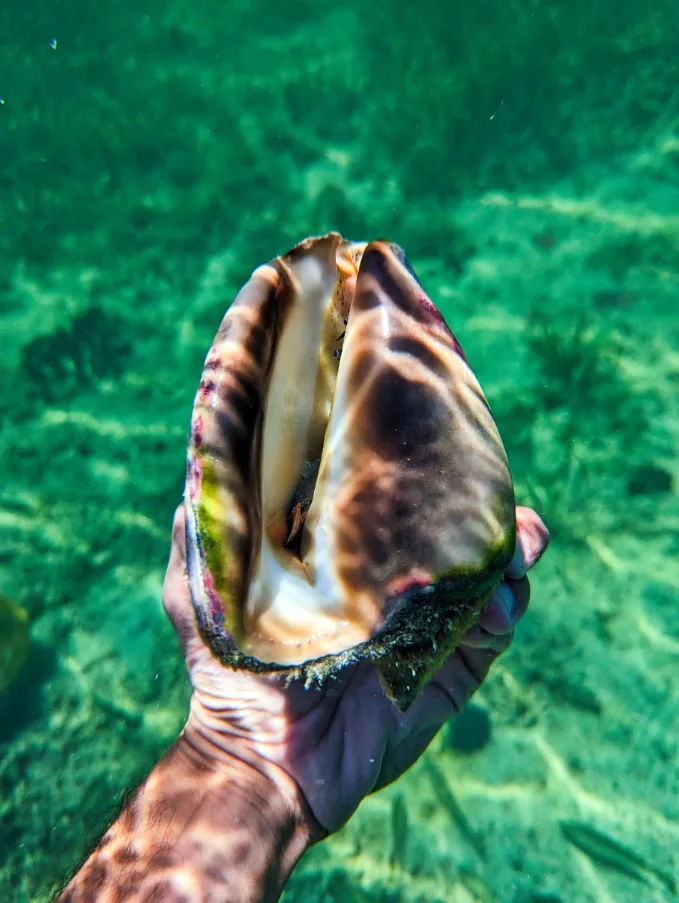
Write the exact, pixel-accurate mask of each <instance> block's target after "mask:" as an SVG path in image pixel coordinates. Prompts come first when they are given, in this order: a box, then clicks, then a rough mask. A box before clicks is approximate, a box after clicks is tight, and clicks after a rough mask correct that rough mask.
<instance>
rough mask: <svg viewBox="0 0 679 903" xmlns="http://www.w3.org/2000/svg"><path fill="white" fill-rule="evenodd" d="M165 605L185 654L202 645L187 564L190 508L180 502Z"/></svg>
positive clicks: (168, 570) (164, 587)
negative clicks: (187, 510)
mask: <svg viewBox="0 0 679 903" xmlns="http://www.w3.org/2000/svg"><path fill="white" fill-rule="evenodd" d="M163 607H164V608H165V612H166V613H167V615H168V617H169V618H170V620H171V621H172V625H173V627H174V629H175V632H176V633H177V636H178V637H179V642H180V644H181V647H182V651H183V653H184V657H185V658H186V657H188V655H189V654H190V653H191V652H192V651H193V650H194V649H195V648H196V644H200V645H202V640H201V638H200V634H199V632H198V623H197V621H196V614H195V611H194V609H193V603H192V601H191V591H190V589H189V576H188V571H187V567H186V512H185V509H184V505H183V504H182V505H179V506H178V508H177V510H176V511H175V514H174V521H173V524H172V545H171V547H170V560H169V562H168V565H167V571H166V573H165V582H164V584H163Z"/></svg>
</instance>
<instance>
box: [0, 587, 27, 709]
mask: <svg viewBox="0 0 679 903" xmlns="http://www.w3.org/2000/svg"><path fill="white" fill-rule="evenodd" d="M29 641H30V640H29V634H28V612H26V611H24V609H23V608H19V606H18V605H14V604H13V603H12V602H10V601H9V600H8V599H5V598H3V597H2V596H0V693H4V691H5V690H7V689H8V687H10V686H11V685H12V683H13V682H14V680H15V678H16V676H17V675H18V673H19V671H20V670H21V668H22V667H23V665H24V662H25V661H26V656H27V654H28V644H29Z"/></svg>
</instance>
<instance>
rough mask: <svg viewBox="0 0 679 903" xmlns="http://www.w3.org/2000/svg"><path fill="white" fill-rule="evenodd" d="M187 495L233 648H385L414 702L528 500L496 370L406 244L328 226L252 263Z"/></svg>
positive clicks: (194, 553) (210, 590)
mask: <svg viewBox="0 0 679 903" xmlns="http://www.w3.org/2000/svg"><path fill="white" fill-rule="evenodd" d="M185 504H186V510H187V546H188V552H189V558H188V563H189V578H190V585H191V594H192V599H193V603H194V607H195V611H196V615H197V618H198V622H199V625H200V628H201V632H202V635H203V637H204V639H205V641H206V642H207V643H208V644H209V645H210V647H211V649H212V651H213V652H214V653H215V654H216V655H218V656H219V657H220V658H221V659H222V660H223V661H224V662H225V663H227V664H231V665H234V666H237V667H246V668H251V669H253V670H280V669H286V670H289V671H290V672H291V673H295V674H302V675H305V676H307V677H323V676H324V675H326V674H328V673H330V672H332V671H333V670H336V669H337V668H339V667H342V666H343V665H344V664H345V663H346V662H347V661H349V660H354V659H357V658H361V657H370V658H373V659H376V660H378V661H379V662H380V663H381V665H380V666H381V668H382V674H383V678H384V681H385V685H386V687H387V690H388V691H389V692H390V694H391V695H392V697H393V698H395V699H396V701H397V702H399V704H401V705H402V707H405V706H406V705H407V704H408V702H409V701H410V700H411V699H412V698H413V697H414V695H415V694H416V693H417V690H418V689H419V687H420V686H421V685H422V683H423V682H424V680H426V678H427V676H428V675H429V674H431V673H432V670H433V669H434V668H435V667H436V666H437V664H438V663H439V662H440V660H441V658H442V656H443V655H444V654H445V653H446V651H447V650H448V649H450V648H452V646H454V644H455V642H456V641H457V639H458V637H459V635H460V633H461V631H462V630H464V629H465V628H466V627H467V626H468V625H469V624H470V623H472V622H473V620H474V618H475V616H476V614H477V613H478V609H479V607H480V605H481V604H483V601H484V600H485V599H486V597H487V595H488V593H489V592H490V591H492V588H493V587H494V585H495V584H496V583H497V582H498V580H499V579H500V578H501V575H502V573H503V571H504V569H505V567H506V565H507V563H508V561H509V559H510V558H511V555H512V553H513V550H514V542H515V509H514V492H513V487H512V480H511V476H510V472H509V467H508V464H507V459H506V455H505V451H504V448H503V445H502V441H501V439H500V436H499V433H498V431H497V428H496V426H495V422H494V420H493V417H492V415H491V412H490V410H489V407H488V404H487V402H486V399H485V397H484V395H483V392H482V390H481V387H480V386H479V383H478V381H477V380H476V378H475V376H474V374H473V372H472V370H471V369H470V367H469V364H468V363H467V360H466V358H465V356H464V354H463V352H462V349H461V348H460V346H459V344H458V342H457V340H456V339H455V337H454V336H453V334H452V333H451V331H450V330H449V328H448V326H447V325H446V323H445V322H444V320H443V318H442V316H441V314H440V313H439V311H438V309H437V308H436V306H435V305H434V303H433V302H432V301H431V300H430V299H429V298H428V297H427V295H426V293H425V292H424V290H423V289H422V287H421V285H420V284H419V282H418V280H417V278H416V277H415V275H414V273H413V272H412V270H411V268H410V267H409V265H408V263H407V261H406V259H405V256H404V254H403V252H402V251H401V249H400V248H399V247H397V246H396V245H393V244H390V243H388V242H384V241H376V242H370V243H352V242H348V241H345V240H343V239H342V238H341V236H339V235H338V234H336V233H331V234H329V235H326V236H322V237H320V238H311V239H307V240H306V241H304V242H302V243H301V244H300V245H298V246H297V247H295V248H293V249H292V250H291V251H289V252H288V253H287V254H285V255H283V256H282V257H279V258H276V259H275V260H272V261H271V262H270V263H268V264H265V265H264V266H261V267H259V268H258V269H257V270H255V272H254V273H253V275H252V277H251V278H250V280H249V281H248V283H247V284H246V285H245V286H244V287H243V289H241V291H240V292H239V294H238V296H237V297H236V299H235V301H234V302H233V304H232V305H231V306H230V307H229V309H228V311H227V313H226V315H225V317H224V319H223V321H222V324H221V326H220V328H219V331H218V333H217V335H216V337H215V340H214V342H213V344H212V347H211V348H210V351H209V353H208V356H207V359H206V362H205V367H204V371H203V377H202V379H201V383H200V387H199V389H198V393H197V396H196V400H195V405H194V410H193V418H192V423H191V436H190V443H189V450H188V472H187V483H186V493H185ZM399 675H402V676H401V677H399Z"/></svg>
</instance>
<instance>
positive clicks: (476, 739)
mask: <svg viewBox="0 0 679 903" xmlns="http://www.w3.org/2000/svg"><path fill="white" fill-rule="evenodd" d="M491 737H492V727H491V721H490V714H489V713H488V710H487V709H484V708H481V706H478V705H475V704H474V703H473V702H470V703H467V705H466V706H465V707H464V708H463V709H462V711H461V712H460V714H459V715H456V716H455V718H453V719H452V720H451V721H450V722H449V723H448V726H447V727H446V732H445V744H446V746H447V747H448V748H449V749H452V750H454V751H455V752H456V753H461V754H462V755H471V754H472V753H476V752H479V751H480V750H482V749H483V748H484V747H485V746H487V745H488V744H489V743H490V740H491Z"/></svg>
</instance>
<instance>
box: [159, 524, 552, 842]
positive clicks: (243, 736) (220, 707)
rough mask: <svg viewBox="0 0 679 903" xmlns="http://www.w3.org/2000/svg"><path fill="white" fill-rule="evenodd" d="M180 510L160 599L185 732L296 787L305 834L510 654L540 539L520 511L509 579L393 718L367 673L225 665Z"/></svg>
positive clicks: (417, 744) (388, 774)
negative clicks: (178, 650) (187, 702)
mask: <svg viewBox="0 0 679 903" xmlns="http://www.w3.org/2000/svg"><path fill="white" fill-rule="evenodd" d="M184 517H185V515H184V508H183V506H180V507H179V508H178V509H177V512H176V515H175V521H174V529H173V540H172V550H171V554H170V562H169V566H168V570H167V575H166V578H165V586H164V591H163V601H164V605H165V609H166V611H167V613H168V615H169V616H170V618H171V620H172V622H173V624H174V627H175V629H176V631H177V634H178V637H179V640H180V643H181V646H182V650H183V653H184V656H185V659H186V664H187V668H188V671H189V675H190V678H191V682H192V685H193V690H194V692H193V696H192V700H191V712H190V716H189V721H188V723H187V726H186V728H185V733H187V734H189V735H191V734H193V735H194V736H197V737H199V738H200V742H201V745H202V746H203V748H206V749H209V750H210V757H211V758H212V759H213V761H214V762H215V763H216V764H217V765H218V764H219V760H220V758H223V759H224V760H225V761H229V760H230V761H233V759H234V757H236V758H238V759H240V760H243V761H246V762H247V763H248V764H249V765H251V766H253V767H255V768H259V769H260V770H263V771H266V772H267V773H268V774H269V775H272V774H273V775H274V778H275V775H276V774H277V773H278V774H280V775H281V777H283V775H285V776H287V777H288V778H292V779H293V781H294V782H295V783H296V784H297V786H298V787H299V788H300V790H301V792H302V794H303V796H304V798H305V800H306V803H307V804H308V807H309V809H310V812H311V813H312V815H313V821H314V825H313V828H314V830H313V837H314V838H315V839H320V838H322V837H323V836H325V835H326V834H327V833H329V832H333V831H336V830H337V829H338V828H340V827H341V826H342V825H343V824H344V823H345V822H346V821H347V819H348V818H349V817H350V816H351V815H352V814H353V813H354V812H355V810H356V809H357V808H358V805H359V804H360V802H361V801H362V799H363V798H364V797H365V796H366V795H368V794H369V793H372V792H373V791H375V790H378V789H380V788H381V787H384V786H386V785H387V784H389V783H391V782H392V781H394V780H395V779H396V778H398V777H399V776H400V775H401V774H403V772H404V771H406V770H407V769H408V768H409V767H410V766H411V765H412V764H413V763H414V762H415V761H416V760H417V759H418V758H419V756H420V755H421V754H422V753H423V752H424V750H425V749H426V747H427V746H428V744H429V743H430V742H431V740H432V739H433V737H434V736H435V734H436V733H437V731H438V730H439V728H440V727H441V726H442V725H443V724H444V723H445V721H447V720H448V719H449V718H450V717H451V716H453V715H455V714H456V713H457V712H459V711H460V709H461V708H462V706H464V704H465V703H466V702H467V701H468V700H469V698H470V697H471V696H472V694H473V693H474V692H475V691H476V690H477V689H478V687H479V686H480V685H481V683H482V682H483V680H484V679H485V677H486V675H487V674H488V670H489V668H490V666H491V665H492V663H493V662H494V661H495V659H496V658H497V657H498V656H499V655H500V654H501V653H502V652H503V651H504V650H505V649H506V648H507V647H508V646H509V644H510V642H511V640H512V636H513V631H514V628H515V626H516V624H517V623H518V621H519V620H520V618H521V617H522V615H523V614H524V612H525V610H526V607H527V605H528V600H529V596H530V588H529V584H528V579H527V578H526V573H527V571H528V570H529V569H530V568H531V567H532V566H533V565H534V564H535V563H536V561H537V560H538V559H539V558H540V556H541V555H542V553H543V552H544V550H545V548H546V547H547V543H548V533H547V529H546V527H545V526H544V524H543V523H542V521H541V520H540V518H539V517H538V515H537V514H535V512H534V511H532V510H530V509H528V508H517V531H518V533H517V549H516V554H515V556H514V559H513V560H512V562H511V564H510V566H509V568H508V570H507V573H506V575H505V581H504V582H503V583H502V584H501V587H500V589H499V590H498V591H497V592H496V593H495V595H494V597H493V598H492V599H491V601H490V602H489V603H488V604H487V605H486V607H485V608H484V610H483V611H482V613H481V615H480V617H479V621H478V624H477V625H476V626H475V627H473V628H472V629H471V630H469V631H468V632H467V633H466V634H465V636H464V641H463V642H462V643H461V644H460V645H459V647H458V648H457V649H456V650H455V652H454V653H453V654H452V655H451V656H450V658H449V659H448V660H447V662H446V663H445V665H444V666H443V667H442V668H441V669H440V670H439V672H438V673H437V674H436V676H435V678H434V679H433V680H432V681H431V682H430V683H429V684H428V685H427V686H426V687H425V689H424V691H423V693H422V694H421V696H420V697H419V698H418V699H417V701H416V702H415V703H414V704H413V705H412V706H411V708H410V709H409V710H408V711H407V712H406V713H402V712H400V711H399V710H398V709H397V708H396V707H395V706H394V705H393V704H392V703H391V702H390V701H389V700H388V699H387V698H386V697H385V695H384V693H383V691H382V688H381V686H380V683H379V679H378V676H377V673H376V671H375V668H374V667H373V665H372V664H370V663H367V662H362V663H360V664H358V665H353V666H348V667H347V668H346V669H345V670H344V671H342V672H341V674H340V676H339V677H338V678H337V679H334V680H331V681H328V682H327V683H326V684H325V685H324V686H322V687H320V688H316V687H311V688H308V689H305V687H304V686H303V685H302V684H301V683H299V682H293V683H291V684H290V685H289V686H288V687H287V688H286V686H285V683H284V681H283V679H282V678H281V677H280V676H276V675H257V674H253V673H250V672H246V671H233V670H230V669H228V668H225V667H224V666H223V665H221V664H220V663H219V662H218V661H217V659H215V658H214V657H213V655H212V654H211V653H210V651H209V649H208V648H207V647H206V646H205V644H204V643H203V641H202V640H201V638H200V636H199V635H198V632H197V629H196V622H195V616H194V613H193V607H192V603H191V598H190V594H189V586H188V578H187V573H186V547H185V520H184Z"/></svg>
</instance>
